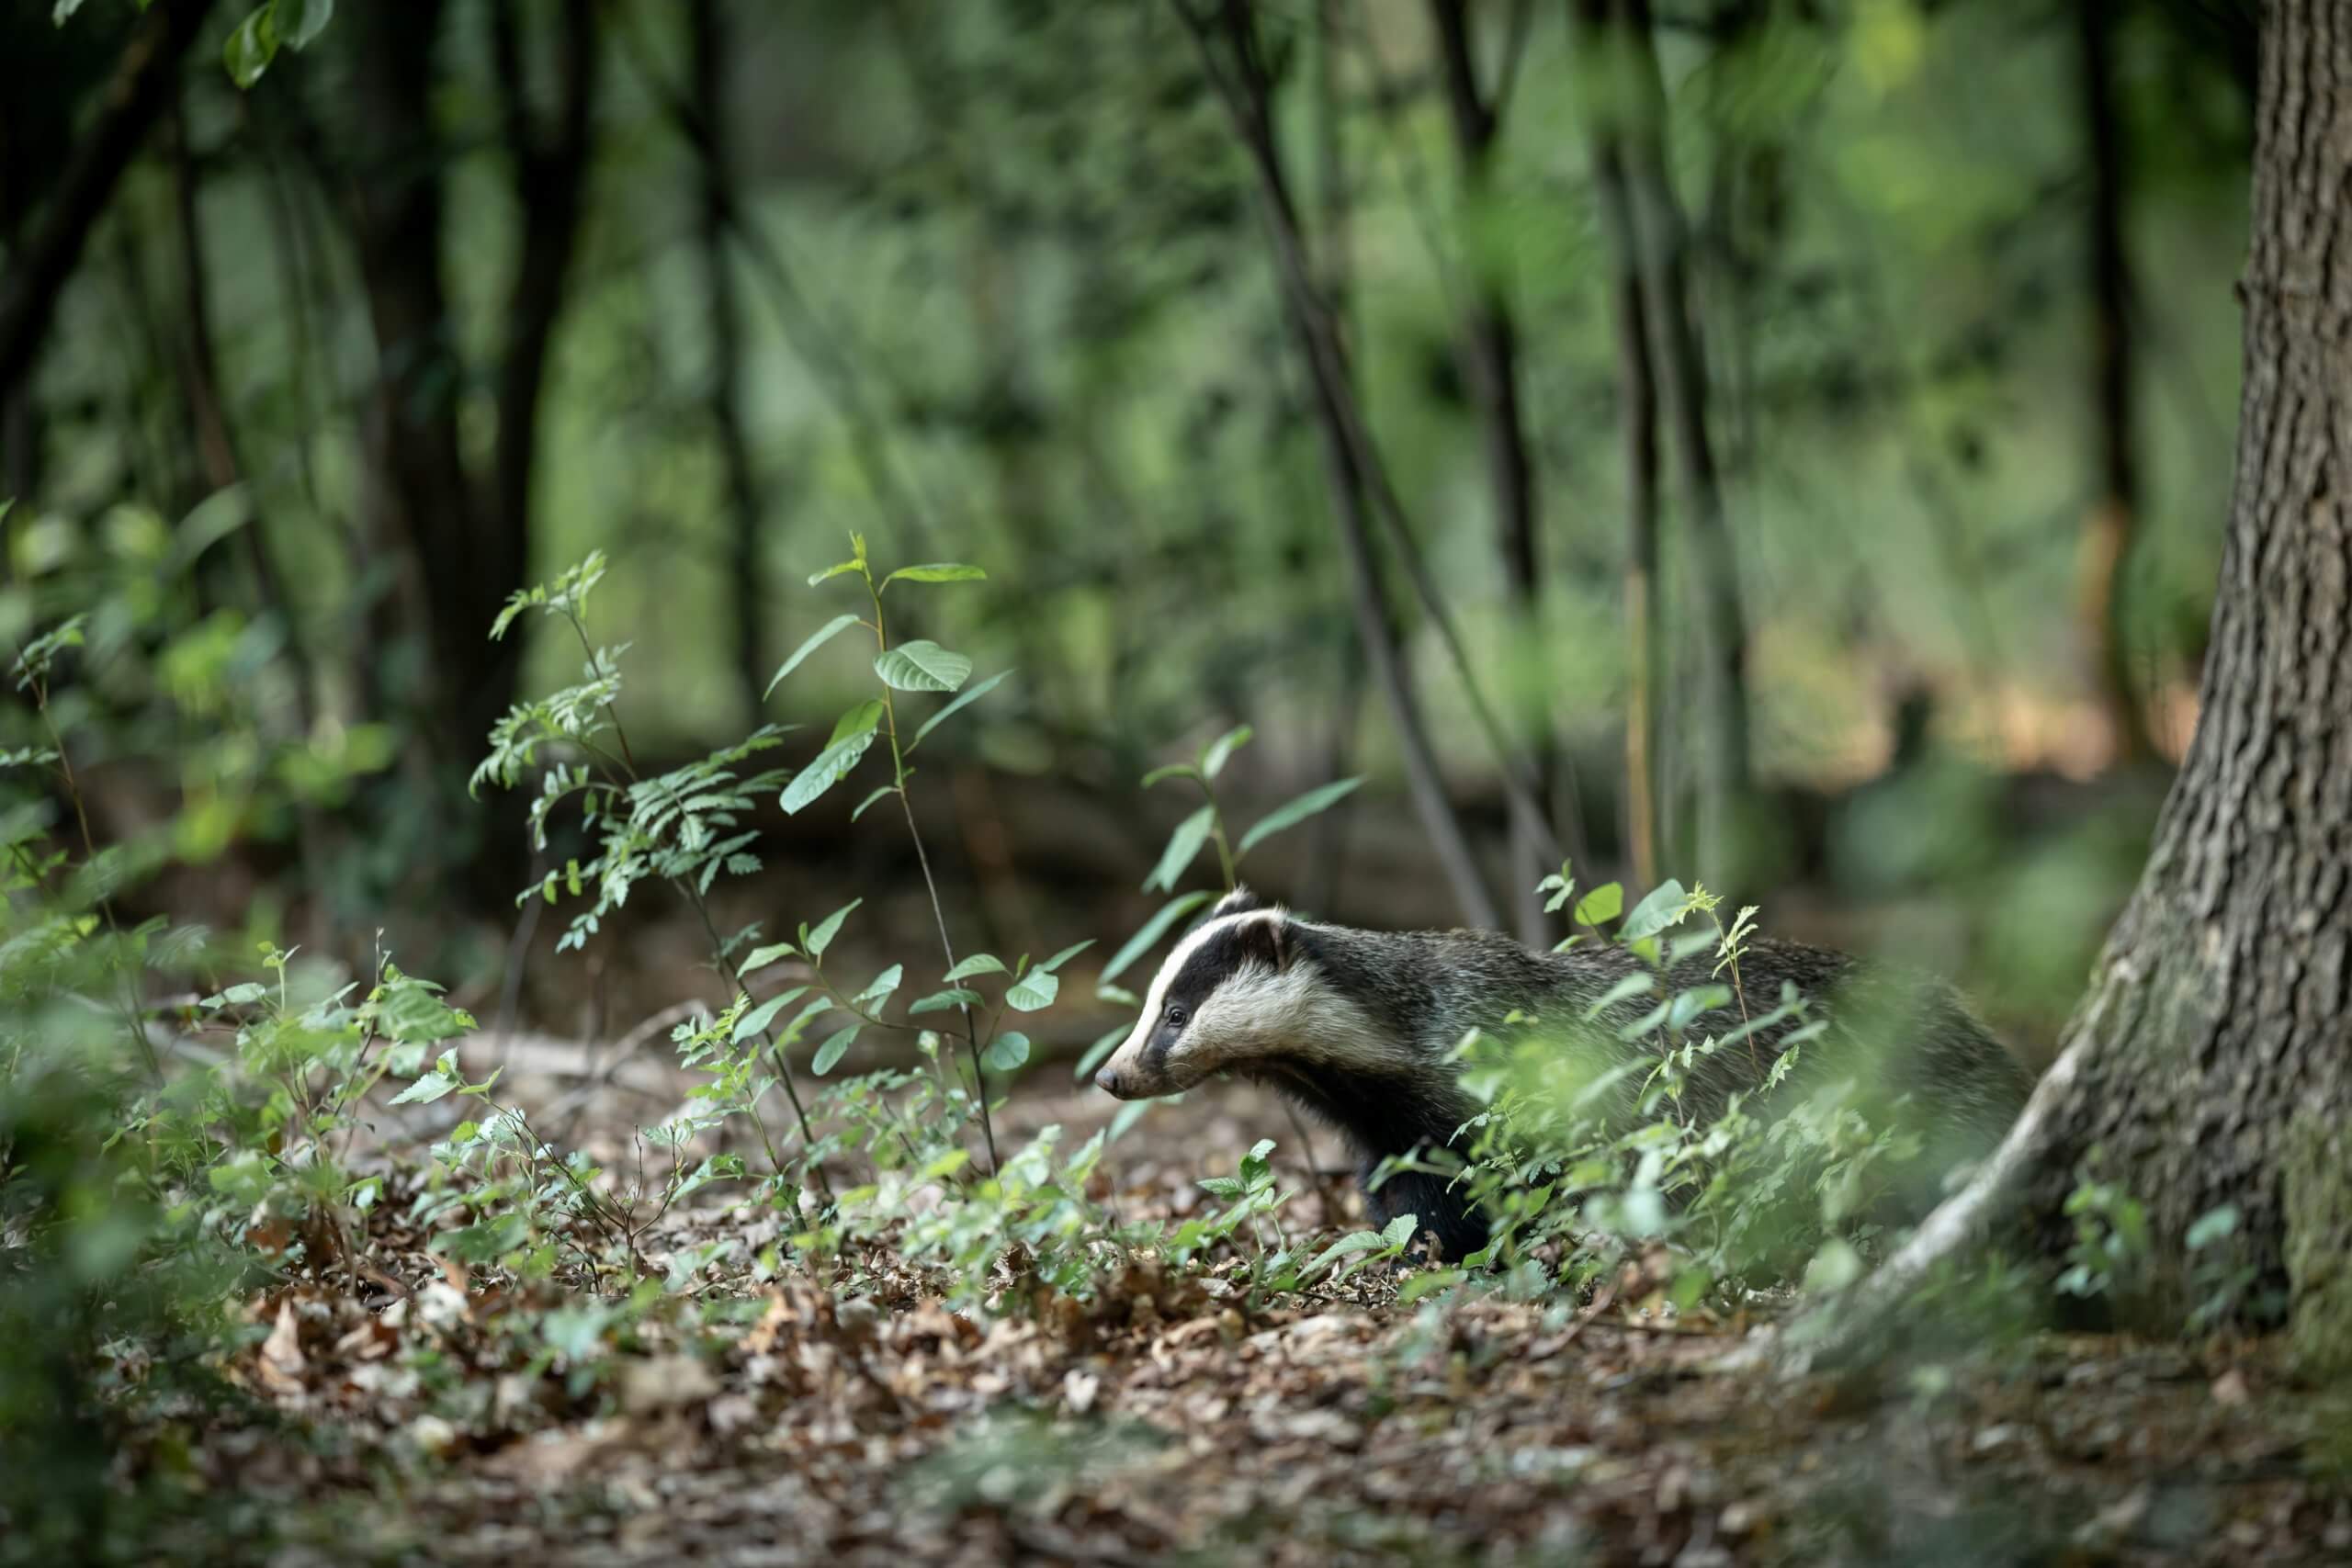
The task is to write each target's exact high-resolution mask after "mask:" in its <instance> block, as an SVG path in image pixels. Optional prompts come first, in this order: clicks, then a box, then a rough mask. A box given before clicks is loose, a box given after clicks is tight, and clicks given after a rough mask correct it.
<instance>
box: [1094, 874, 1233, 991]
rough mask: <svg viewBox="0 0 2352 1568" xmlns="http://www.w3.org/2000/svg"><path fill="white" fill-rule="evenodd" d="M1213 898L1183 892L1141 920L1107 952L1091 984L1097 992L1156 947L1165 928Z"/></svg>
mask: <svg viewBox="0 0 2352 1568" xmlns="http://www.w3.org/2000/svg"><path fill="white" fill-rule="evenodd" d="M1211 897H1214V895H1213V894H1209V893H1206V892H1201V893H1184V894H1180V895H1178V896H1177V897H1174V898H1172V899H1170V900H1169V902H1167V903H1166V904H1163V905H1161V906H1160V909H1159V913H1158V914H1156V915H1154V916H1152V917H1151V919H1148V920H1146V921H1145V922H1144V923H1143V929H1142V930H1141V931H1137V932H1136V934H1135V935H1133V936H1131V937H1129V938H1127V940H1126V942H1125V944H1124V945H1123V946H1121V947H1120V949H1119V951H1118V952H1116V953H1113V954H1112V955H1111V962H1110V963H1108V964H1104V965H1103V974H1102V976H1101V977H1100V978H1098V979H1097V980H1096V981H1095V983H1094V984H1095V987H1096V989H1097V990H1098V992H1099V991H1100V989H1101V988H1102V987H1104V986H1107V985H1109V984H1110V983H1111V982H1112V981H1114V980H1115V979H1117V978H1118V977H1119V976H1121V975H1123V974H1125V972H1126V969H1127V965H1129V964H1133V963H1134V962H1135V961H1136V959H1138V958H1141V957H1142V956H1143V955H1144V954H1145V953H1149V952H1150V951H1151V950H1152V949H1153V948H1154V947H1156V946H1158V945H1159V939H1160V938H1161V937H1163V936H1165V935H1167V934H1168V928H1169V927H1170V926H1172V925H1174V924H1175V923H1176V922H1177V921H1178V920H1181V919H1183V918H1184V917H1185V916H1186V915H1189V914H1191V913H1192V912H1193V910H1194V909H1197V908H1200V907H1201V906H1202V905H1204V904H1205V903H1207V902H1208V901H1209V899H1210V898H1211Z"/></svg>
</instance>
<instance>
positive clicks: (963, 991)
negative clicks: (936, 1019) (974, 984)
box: [907, 986, 980, 1018]
mask: <svg viewBox="0 0 2352 1568" xmlns="http://www.w3.org/2000/svg"><path fill="white" fill-rule="evenodd" d="M979 1000H980V993H979V992H978V991H975V990H972V989H970V988H968V987H964V986H952V987H948V988H947V989H946V990H944V991H933V992H932V994H931V995H929V996H927V997H925V998H922V1000H921V1001H918V1002H916V1003H914V1004H913V1005H912V1006H910V1007H909V1008H908V1009H907V1016H908V1017H909V1018H912V1017H914V1016H915V1015H916V1014H917V1013H923V1012H944V1011H946V1010H948V1009H949V1008H967V1007H971V1006H973V1005H974V1004H975V1003H977V1002H978V1001H979Z"/></svg>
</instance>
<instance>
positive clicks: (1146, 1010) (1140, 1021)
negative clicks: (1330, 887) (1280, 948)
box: [1103, 895, 1281, 1074]
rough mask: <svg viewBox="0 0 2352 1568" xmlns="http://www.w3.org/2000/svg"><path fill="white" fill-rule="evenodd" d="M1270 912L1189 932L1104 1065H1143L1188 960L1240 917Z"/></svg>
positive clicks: (1226, 918)
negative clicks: (1169, 995) (1125, 1035)
mask: <svg viewBox="0 0 2352 1568" xmlns="http://www.w3.org/2000/svg"><path fill="white" fill-rule="evenodd" d="M1228 897H1230V895H1228ZM1267 912H1268V911H1265V910H1255V911H1252V912H1251V913H1250V914H1243V915H1220V916H1217V917H1216V918H1215V919H1206V920H1203V921H1202V922H1201V923H1200V924H1199V925H1197V926H1195V927H1193V930H1191V931H1187V932H1186V933H1185V934H1184V936H1183V937H1182V939H1181V940H1180V941H1179V942H1177V943H1176V948H1175V951H1174V952H1172V953H1170V954H1169V955H1168V957H1167V959H1166V961H1165V962H1163V963H1162V964H1160V965H1159V974H1157V975H1154V976H1152V977H1151V988H1150V989H1149V990H1148V991H1146V992H1145V993H1144V998H1143V1012H1142V1015H1141V1016H1140V1017H1138V1018H1137V1019H1136V1026H1135V1028H1134V1029H1132V1030H1130V1031H1129V1032H1128V1033H1127V1037H1126V1039H1125V1040H1124V1041H1121V1042H1120V1043H1119V1048H1118V1049H1117V1050H1116V1051H1114V1052H1112V1053H1111V1059H1110V1060H1109V1061H1107V1062H1105V1063H1103V1066H1104V1067H1105V1068H1106V1069H1107V1070H1109V1071H1111V1072H1114V1073H1122V1074H1133V1073H1134V1072H1135V1071H1136V1069H1137V1068H1138V1067H1140V1066H1141V1065H1142V1062H1143V1054H1144V1048H1145V1047H1146V1046H1148V1045H1149V1044H1150V1043H1151V1036H1152V1034H1153V1032H1154V1031H1156V1030H1158V1029H1159V1015H1160V1014H1161V1013H1163V1012H1166V1011H1167V1010H1168V987H1170V986H1171V985H1173V984H1175V982H1176V976H1179V975H1181V974H1182V973H1183V971H1184V964H1185V962H1186V961H1187V960H1188V959H1190V958H1191V957H1192V956H1193V954H1194V953H1198V952H1199V951H1200V950H1201V945H1202V944H1203V943H1204V942H1207V941H1208V940H1209V939H1210V938H1211V937H1213V936H1215V935H1216V933H1217V932H1219V931H1224V930H1225V929H1226V928H1227V927H1228V926H1230V925H1232V924H1234V923H1235V922H1236V921H1238V920H1248V919H1261V918H1262V917H1263V916H1264V915H1265V914H1266V913H1267ZM1272 913H1273V914H1274V915H1275V916H1276V918H1277V919H1279V918H1280V916H1281V911H1280V910H1274V911H1272Z"/></svg>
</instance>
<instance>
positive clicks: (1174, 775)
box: [1143, 762, 1201, 789]
mask: <svg viewBox="0 0 2352 1568" xmlns="http://www.w3.org/2000/svg"><path fill="white" fill-rule="evenodd" d="M1200 776H1201V770H1200V769H1198V768H1196V767H1194V766H1193V764H1192V763H1190V762H1170V763H1167V764H1166V765H1165V766H1162V767H1157V768H1154V769H1152V770H1151V772H1149V773H1146V774H1144V776H1143V787H1144V788H1145V789H1149V788H1150V787H1151V786H1152V785H1154V784H1158V783H1159V781H1160V780H1162V779H1196V778H1199V777H1200Z"/></svg>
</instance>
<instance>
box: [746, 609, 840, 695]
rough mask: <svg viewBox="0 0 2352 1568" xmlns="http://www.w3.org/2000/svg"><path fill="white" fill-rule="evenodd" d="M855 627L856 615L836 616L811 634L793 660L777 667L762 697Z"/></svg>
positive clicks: (794, 653)
mask: <svg viewBox="0 0 2352 1568" xmlns="http://www.w3.org/2000/svg"><path fill="white" fill-rule="evenodd" d="M855 625H857V617H856V616H855V615H835V616H834V617H833V618H832V619H831V620H830V621H827V622H826V623H825V624H824V625H823V626H820V627H818V628H817V630H816V631H814V632H812V633H810V634H809V640H808V641H806V642H804V643H802V644H801V645H800V646H799V647H798V648H797V649H794V650H793V653H792V657H791V658H789V659H787V660H785V661H784V663H783V664H782V665H780V666H778V667H777V670H776V672H775V675H774V676H772V677H771V678H770V679H769V681H768V685H767V691H765V692H762V693H761V694H760V695H762V696H763V697H764V696H766V695H767V694H768V693H769V692H773V691H775V689H776V687H777V686H779V685H780V684H782V683H783V681H784V678H785V677H786V675H789V674H791V673H792V672H793V671H795V670H797V669H799V668H800V661H801V660H804V659H806V658H808V657H809V655H810V654H812V653H814V652H816V651H817V650H818V649H820V648H822V647H824V646H825V645H826V644H827V643H829V642H831V641H832V640H833V638H834V637H838V636H840V635H841V633H842V630H843V629H845V628H847V627H850V626H855Z"/></svg>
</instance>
